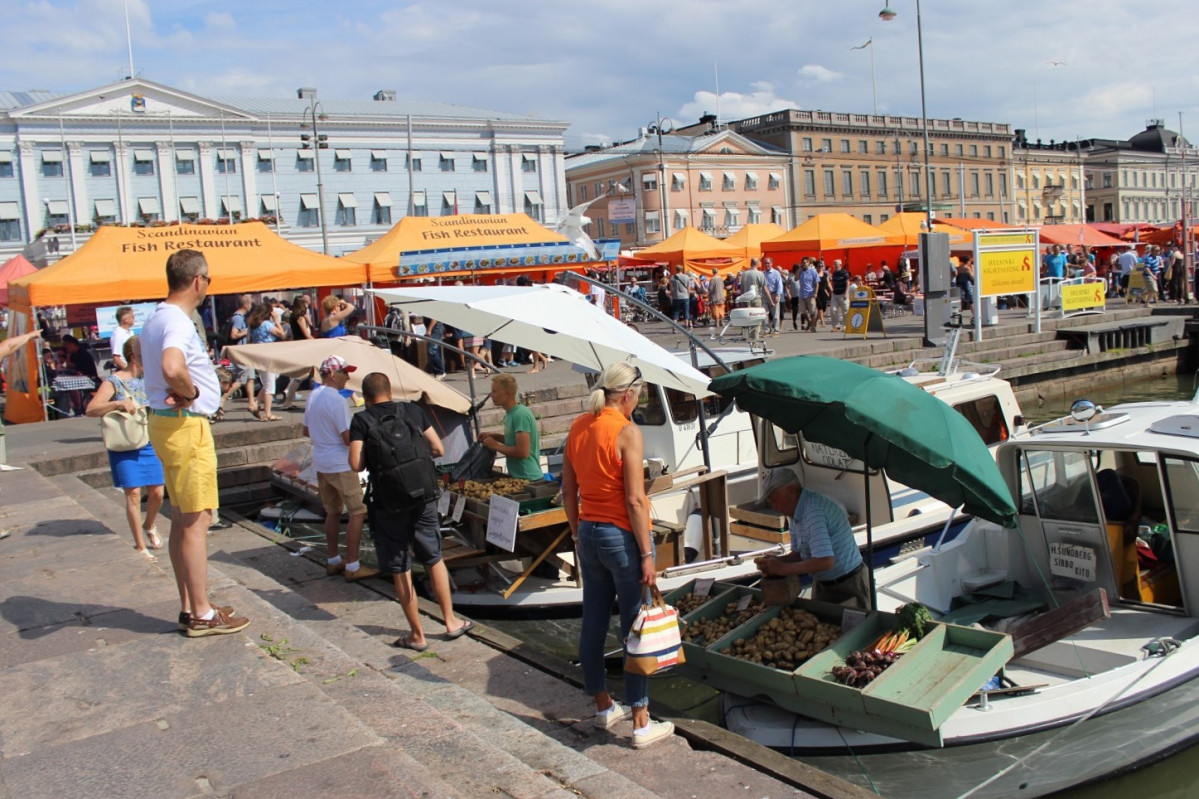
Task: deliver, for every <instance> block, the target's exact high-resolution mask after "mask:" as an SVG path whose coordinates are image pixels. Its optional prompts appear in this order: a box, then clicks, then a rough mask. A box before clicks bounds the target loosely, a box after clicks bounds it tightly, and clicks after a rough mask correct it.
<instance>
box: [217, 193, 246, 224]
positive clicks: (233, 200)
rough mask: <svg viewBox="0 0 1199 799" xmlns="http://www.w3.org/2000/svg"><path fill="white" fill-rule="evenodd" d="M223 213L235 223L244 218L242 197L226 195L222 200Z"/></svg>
mask: <svg viewBox="0 0 1199 799" xmlns="http://www.w3.org/2000/svg"><path fill="white" fill-rule="evenodd" d="M221 213H222V214H224V215H225V216H227V217H229V218H230V219H232V220H233V221H235V222H236V221H237V220H239V219H241V217H242V205H241V197H235V196H233V195H225V196H224V197H222V198H221Z"/></svg>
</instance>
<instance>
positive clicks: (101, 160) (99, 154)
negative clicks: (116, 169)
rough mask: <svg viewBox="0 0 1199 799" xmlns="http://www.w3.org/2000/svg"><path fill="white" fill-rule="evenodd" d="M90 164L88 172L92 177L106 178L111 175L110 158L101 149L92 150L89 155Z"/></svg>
mask: <svg viewBox="0 0 1199 799" xmlns="http://www.w3.org/2000/svg"><path fill="white" fill-rule="evenodd" d="M89 158H90V160H91V166H90V167H89V169H88V173H89V174H90V175H91V176H92V177H94V178H106V177H109V176H110V175H112V158H111V157H110V156H109V154H108V153H106V152H104V151H102V150H93V151H92V152H91V154H90V156H89Z"/></svg>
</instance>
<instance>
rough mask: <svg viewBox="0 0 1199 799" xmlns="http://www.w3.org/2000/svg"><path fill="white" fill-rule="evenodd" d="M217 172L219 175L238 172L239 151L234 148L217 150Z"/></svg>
mask: <svg viewBox="0 0 1199 799" xmlns="http://www.w3.org/2000/svg"><path fill="white" fill-rule="evenodd" d="M216 173H217V174H218V175H236V174H237V153H236V151H234V150H217V151H216Z"/></svg>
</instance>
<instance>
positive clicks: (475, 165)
mask: <svg viewBox="0 0 1199 799" xmlns="http://www.w3.org/2000/svg"><path fill="white" fill-rule="evenodd" d="M470 164H471V168H472V169H474V171H476V172H486V171H487V156H486V155H483V154H482V153H475V154H474V156H472V157H471V161H470Z"/></svg>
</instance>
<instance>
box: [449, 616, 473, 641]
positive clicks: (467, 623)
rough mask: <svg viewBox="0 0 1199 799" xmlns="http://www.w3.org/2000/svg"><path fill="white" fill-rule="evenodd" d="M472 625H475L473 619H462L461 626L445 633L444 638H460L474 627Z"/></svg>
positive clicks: (450, 639) (451, 639)
mask: <svg viewBox="0 0 1199 799" xmlns="http://www.w3.org/2000/svg"><path fill="white" fill-rule="evenodd" d="M474 626H475V623H474V622H473V621H471V620H470V619H463V620H462V626H461V627H459V628H458V629H457V630H454V631H453V632H452V633H446V634H445V640H447V641H453V640H454V639H455V638H461V637H462V636H464V635H466V634H467V633H468V632H470V631H471V630H472V629H474Z"/></svg>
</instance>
